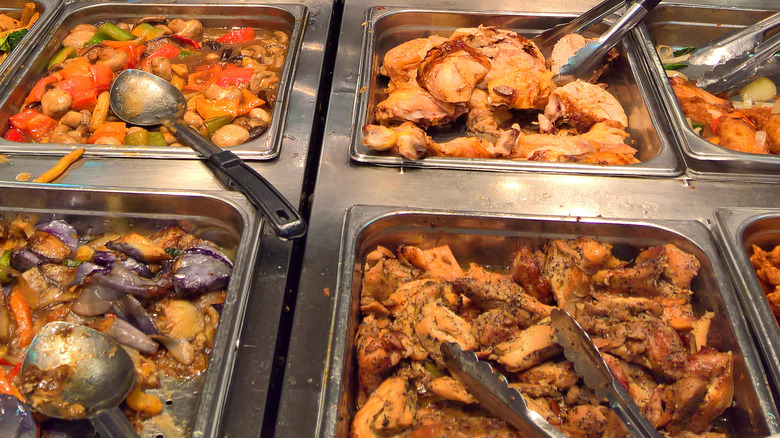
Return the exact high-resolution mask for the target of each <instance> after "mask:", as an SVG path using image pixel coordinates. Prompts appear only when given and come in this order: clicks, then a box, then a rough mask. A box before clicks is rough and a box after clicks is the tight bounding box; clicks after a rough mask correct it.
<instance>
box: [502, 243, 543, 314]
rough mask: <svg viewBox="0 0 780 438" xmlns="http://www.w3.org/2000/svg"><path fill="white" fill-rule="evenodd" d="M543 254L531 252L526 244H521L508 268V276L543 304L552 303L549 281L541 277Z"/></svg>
mask: <svg viewBox="0 0 780 438" xmlns="http://www.w3.org/2000/svg"><path fill="white" fill-rule="evenodd" d="M543 266H544V253H542V252H541V251H536V252H533V251H532V250H531V246H530V245H529V244H528V243H527V242H523V244H521V245H520V247H519V248H518V250H517V253H515V257H514V258H513V259H512V264H511V265H510V266H509V275H511V276H512V279H513V280H514V281H516V282H517V283H518V284H520V285H521V286H523V289H525V291H526V292H527V293H528V294H529V295H531V296H532V297H534V298H536V299H537V300H539V301H540V302H542V303H544V304H550V303H551V302H552V286H551V285H550V280H549V279H548V278H547V277H545V276H543V275H542V268H543Z"/></svg>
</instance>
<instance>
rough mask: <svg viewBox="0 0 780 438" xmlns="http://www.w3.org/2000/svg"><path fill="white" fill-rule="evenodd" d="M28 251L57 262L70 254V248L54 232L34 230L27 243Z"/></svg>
mask: <svg viewBox="0 0 780 438" xmlns="http://www.w3.org/2000/svg"><path fill="white" fill-rule="evenodd" d="M27 247H28V248H30V251H32V252H34V253H36V254H38V255H39V256H41V257H43V258H45V259H46V260H48V261H50V262H54V263H59V262H62V261H63V260H65V259H66V258H67V257H68V256H69V255H70V252H71V251H70V248H69V247H68V245H66V244H65V243H64V242H63V241H62V240H60V239H59V238H58V237H57V236H55V235H54V234H49V233H47V232H45V231H36V232H35V233H34V234H33V235H32V237H30V240H29V241H28V243H27Z"/></svg>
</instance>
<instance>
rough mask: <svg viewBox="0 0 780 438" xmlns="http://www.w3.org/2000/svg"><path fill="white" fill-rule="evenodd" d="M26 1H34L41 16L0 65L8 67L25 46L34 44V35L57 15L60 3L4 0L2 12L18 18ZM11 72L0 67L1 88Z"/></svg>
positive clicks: (50, 0) (42, 0) (0, 7)
mask: <svg viewBox="0 0 780 438" xmlns="http://www.w3.org/2000/svg"><path fill="white" fill-rule="evenodd" d="M25 3H33V4H34V5H35V11H36V12H38V13H39V14H40V16H39V17H38V21H36V22H35V24H33V26H32V27H31V28H30V30H29V31H28V32H27V34H26V35H25V36H24V39H22V42H21V43H19V45H18V46H17V47H16V48H15V49H14V50H13V51H12V52H11V53H10V54H9V55H8V57H7V58H6V59H5V61H3V62H2V63H0V66H3V67H6V66H8V65H10V63H11V59H12V58H15V57H16V56H17V54H18V53H21V52H23V51H25V47H28V46H29V45H30V44H32V41H33V40H34V39H35V36H34V35H35V33H36V31H37V30H38V29H39V28H41V27H45V24H44V23H45V22H47V21H49V20H50V19H51V18H53V17H54V15H56V12H57V6H58V4H59V2H57V1H56V0H36V1H30V0H3V3H2V4H0V14H5V15H8V16H11V17H13V18H15V19H17V20H18V19H19V17H20V15H21V13H22V8H24V4H25ZM9 73H10V70H9V69H7V68H0V90H2V89H3V88H5V83H6V81H5V77H6V76H7V75H8V74H9Z"/></svg>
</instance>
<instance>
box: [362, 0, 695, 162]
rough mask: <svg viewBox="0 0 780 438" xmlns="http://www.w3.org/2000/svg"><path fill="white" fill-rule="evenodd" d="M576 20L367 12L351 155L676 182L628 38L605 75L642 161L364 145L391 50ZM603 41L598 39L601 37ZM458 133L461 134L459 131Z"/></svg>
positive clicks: (661, 123)
mask: <svg viewBox="0 0 780 438" xmlns="http://www.w3.org/2000/svg"><path fill="white" fill-rule="evenodd" d="M571 18H573V16H567V15H550V14H540V13H520V12H513V13H504V14H496V13H494V12H479V11H442V10H423V9H409V8H392V7H375V8H371V9H369V10H368V11H367V13H366V19H365V23H364V28H363V44H362V55H361V60H360V69H359V74H358V80H357V89H356V99H355V106H354V114H353V121H352V127H351V147H350V156H351V157H352V159H354V160H356V161H360V162H367V163H373V164H380V165H391V166H413V167H438V168H458V169H477V170H527V171H548V172H565V173H588V174H599V175H631V176H676V175H679V174H681V173H682V172H683V170H684V169H683V166H682V164H681V163H680V162H679V160H678V157H677V154H676V152H675V150H674V146H671V145H670V144H669V138H671V133H670V132H668V128H667V126H668V124H667V122H666V121H665V120H666V119H665V116H664V114H663V113H662V112H660V111H659V110H658V109H657V108H656V107H654V106H653V105H652V104H651V103H650V102H652V100H650V99H649V98H648V95H650V94H652V93H653V92H654V91H653V89H652V87H651V86H649V85H650V82H649V79H647V78H646V72H645V71H644V70H643V69H642V68H641V67H640V61H639V60H638V58H637V55H636V54H635V53H636V52H635V50H636V49H635V48H634V47H633V43H632V42H631V41H629V39H624V41H623V43H622V44H620V45H618V49H619V50H620V53H621V55H622V57H621V59H620V61H619V62H618V65H617V68H615V69H612V70H611V71H610V72H609V73H607V74H605V75H604V76H602V78H601V81H602V82H605V83H607V84H609V85H610V88H609V90H610V92H611V93H613V95H614V96H615V97H616V98H617V99H618V100H619V101H620V103H621V105H622V106H623V108H624V109H625V110H626V115H628V119H629V125H630V126H629V128H628V130H627V132H628V133H629V134H630V139H631V140H632V143H631V145H632V146H633V147H634V148H636V149H637V150H638V151H639V152H638V153H637V158H638V159H639V160H641V161H642V162H641V163H637V164H632V165H628V166H598V165H592V164H581V163H546V162H536V161H521V160H507V159H476V158H454V157H426V158H422V159H420V160H414V161H412V160H407V159H404V158H402V157H400V156H393V155H389V154H386V153H381V152H376V151H373V150H371V149H369V148H367V147H366V146H363V145H362V144H361V139H362V138H363V133H362V127H363V125H365V124H367V123H372V122H373V119H374V108H375V107H376V105H377V104H378V103H379V102H381V101H382V100H383V99H384V98H385V97H386V95H385V93H384V89H385V87H386V86H387V82H386V78H383V77H380V75H379V67H380V66H381V64H382V60H383V58H384V56H385V53H387V51H388V50H389V49H391V48H393V47H395V46H397V45H398V44H401V43H403V42H405V41H409V40H411V39H414V38H420V37H426V36H428V35H432V34H440V35H443V36H447V37H448V36H449V35H450V34H451V33H452V31H453V30H455V29H457V28H460V27H477V26H478V25H480V24H484V25H494V26H498V27H502V28H509V29H512V30H514V31H516V32H517V33H519V34H521V35H524V36H529V37H530V36H533V35H536V34H539V33H541V32H542V31H543V30H545V29H548V28H550V27H553V26H555V25H557V24H560V23H563V22H566V21H568V20H571ZM590 30H591V31H593V32H602V31H604V30H606V26H603V25H597V26H593V27H592V28H591V29H590ZM596 35H598V33H597V34H596ZM453 131H454V130H453ZM464 132H465V131H463V130H460V131H458V132H449V133H445V134H437V135H436V136H434V140H438V141H446V140H449V139H451V138H454V137H458V136H462V135H464Z"/></svg>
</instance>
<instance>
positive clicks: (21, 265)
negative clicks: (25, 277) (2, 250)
mask: <svg viewBox="0 0 780 438" xmlns="http://www.w3.org/2000/svg"><path fill="white" fill-rule="evenodd" d="M45 261H46V260H44V259H43V258H42V257H41V256H39V255H38V254H36V253H34V252H32V251H30V249H29V248H27V247H24V248H21V249H17V250H16V251H14V252H12V253H11V267H12V268H14V269H16V270H17V271H19V272H25V271H27V270H30V269H32V268H34V267H36V266H40V265H41V264H43V262H45Z"/></svg>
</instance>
